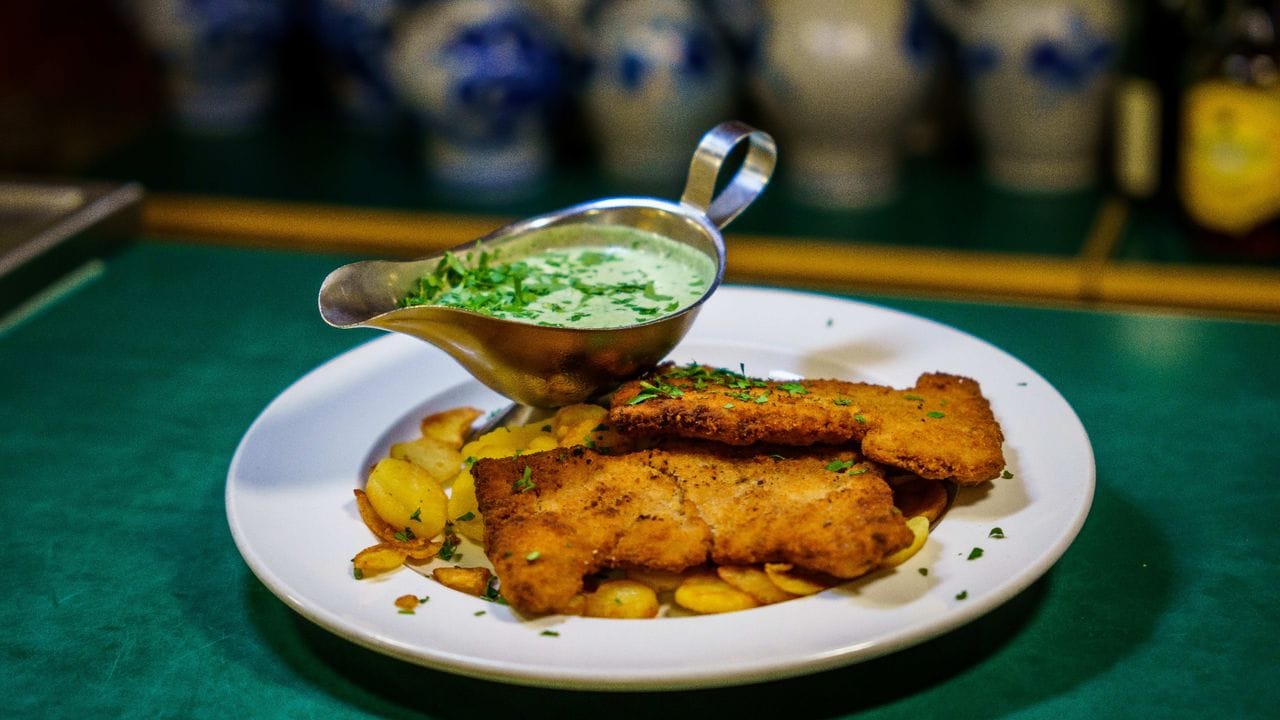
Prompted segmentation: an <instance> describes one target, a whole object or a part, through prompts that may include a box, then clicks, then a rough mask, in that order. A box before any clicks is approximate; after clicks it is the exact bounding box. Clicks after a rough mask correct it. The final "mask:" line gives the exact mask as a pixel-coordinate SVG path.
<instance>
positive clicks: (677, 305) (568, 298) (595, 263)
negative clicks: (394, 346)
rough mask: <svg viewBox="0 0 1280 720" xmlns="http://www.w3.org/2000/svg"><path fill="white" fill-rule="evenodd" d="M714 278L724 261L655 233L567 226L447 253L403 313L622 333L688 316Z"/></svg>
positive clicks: (406, 300) (421, 281)
mask: <svg viewBox="0 0 1280 720" xmlns="http://www.w3.org/2000/svg"><path fill="white" fill-rule="evenodd" d="M507 258H510V259H507ZM715 275H716V263H715V260H713V259H712V258H710V257H708V256H706V255H705V254H703V253H701V252H699V251H697V250H695V249H693V248H691V247H689V246H688V245H685V244H683V243H679V242H676V241H674V240H671V239H670V238H667V237H663V236H662V235H658V234H656V233H651V232H646V231H644V230H637V229H636V228H633V227H628V226H622V225H589V224H574V225H563V226H555V227H550V228H545V229H542V230H536V231H534V232H531V233H529V234H528V235H526V236H523V237H521V238H520V239H519V240H515V241H512V242H510V243H505V242H504V243H503V244H502V245H501V246H500V247H498V248H496V249H494V250H484V249H480V248H477V249H475V250H473V251H471V252H468V253H466V254H465V255H464V256H461V257H459V256H458V255H454V254H453V253H445V256H444V257H443V258H442V259H441V260H440V263H439V264H438V265H437V266H436V268H435V270H434V271H433V272H432V273H431V274H430V275H425V276H423V277H421V278H419V279H418V282H417V285H416V287H415V289H414V290H413V291H412V292H410V293H409V294H408V295H406V296H405V297H404V298H403V299H402V300H401V302H400V304H401V306H403V307H412V306H415V305H442V306H446V307H456V308H461V309H464V310H472V311H474V312H479V313H484V314H486V315H492V316H494V317H498V318H504V319H507V320H516V321H520V322H528V323H533V324H537V325H548V326H552V327H573V328H609V327H621V326H624V325H634V324H637V323H643V322H649V321H651V320H657V319H659V318H662V317H666V316H667V315H671V314H672V313H676V312H679V311H680V310H682V309H684V308H686V307H688V306H689V305H691V304H693V303H694V302H696V301H697V300H698V299H699V298H701V297H702V296H703V294H704V293H706V291H707V289H708V288H710V287H711V283H712V281H713V280H714V279H715Z"/></svg>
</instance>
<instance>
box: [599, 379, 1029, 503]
mask: <svg viewBox="0 0 1280 720" xmlns="http://www.w3.org/2000/svg"><path fill="white" fill-rule="evenodd" d="M609 421H610V423H611V424H612V425H613V426H614V427H615V429H617V430H618V431H619V432H622V433H624V434H628V433H630V434H638V435H647V436H657V437H664V436H676V437H687V438H702V439H707V440H715V441H717V442H722V443H728V444H730V445H750V444H753V443H759V442H767V443H774V444H780V445H811V444H815V443H820V444H833V445H834V444H842V443H849V442H860V443H861V448H862V452H863V453H864V454H865V455H866V456H867V457H868V458H869V459H871V460H875V461H877V462H880V463H883V464H885V465H891V466H894V467H898V468H902V469H904V470H907V471H910V472H912V473H915V474H917V475H919V476H920V477H923V478H927V479H930V480H952V481H954V482H956V483H958V484H961V485H973V484H977V483H981V482H985V481H987V480H990V479H992V478H994V477H996V476H997V475H999V474H1000V471H1001V470H1002V469H1003V468H1004V466H1005V462H1004V454H1003V451H1002V445H1003V443H1004V435H1003V433H1002V432H1001V430H1000V424H999V423H998V422H997V421H996V419H995V415H994V414H993V413H992V412H991V405H990V403H988V402H987V399H986V398H985V397H983V395H982V390H981V388H980V387H979V386H978V383H977V382H976V381H974V380H971V379H969V378H965V377H960V376H957V375H948V374H944V373H927V374H924V375H921V376H920V378H919V379H918V380H917V381H916V384H915V386H914V387H910V388H906V389H904V390H898V389H894V388H891V387H887V386H884V385H872V384H868V383H853V382H844V381H840V380H798V381H793V382H779V381H770V380H758V379H754V378H748V377H746V376H744V375H742V374H739V373H735V372H731V371H728V370H723V369H716V368H711V367H707V366H703V365H687V366H675V365H672V364H666V365H662V366H659V367H658V368H657V369H655V370H654V371H653V372H652V373H650V374H649V375H647V376H646V377H644V378H641V379H639V380H633V381H631V382H628V383H626V384H624V385H623V386H622V387H620V388H619V389H618V390H617V391H616V392H615V393H614V394H613V399H612V404H611V407H610V410H609Z"/></svg>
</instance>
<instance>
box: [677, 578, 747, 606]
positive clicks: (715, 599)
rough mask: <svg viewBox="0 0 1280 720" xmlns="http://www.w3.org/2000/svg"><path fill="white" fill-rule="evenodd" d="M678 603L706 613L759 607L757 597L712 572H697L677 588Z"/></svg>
mask: <svg viewBox="0 0 1280 720" xmlns="http://www.w3.org/2000/svg"><path fill="white" fill-rule="evenodd" d="M675 601H676V604H677V605H679V606H680V607H682V608H685V609H686V610H692V611H693V612H696V613H702V614H704V615H707V614H711V613H724V612H734V611H736V610H749V609H751V608H753V607H758V606H759V605H760V603H758V602H756V599H755V598H753V597H751V596H750V595H748V594H747V593H744V592H742V591H741V590H739V589H737V588H735V587H734V586H732V585H730V584H729V583H727V582H725V581H724V580H721V579H720V578H719V577H717V576H715V575H712V574H711V573H695V574H693V575H690V576H688V577H686V578H685V579H684V581H683V582H681V583H680V587H678V588H676V593H675Z"/></svg>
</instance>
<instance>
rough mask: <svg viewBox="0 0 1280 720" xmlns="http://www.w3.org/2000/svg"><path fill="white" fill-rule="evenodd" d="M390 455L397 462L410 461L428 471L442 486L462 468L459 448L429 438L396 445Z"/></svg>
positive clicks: (392, 447)
mask: <svg viewBox="0 0 1280 720" xmlns="http://www.w3.org/2000/svg"><path fill="white" fill-rule="evenodd" d="M388 455H390V456H391V457H393V458H395V459H397V460H408V461H409V462H411V463H413V464H414V465H417V466H418V467H420V468H422V469H423V470H426V471H427V472H428V473H430V474H431V477H432V478H433V479H434V480H435V481H436V482H438V483H440V484H441V485H445V484H447V483H448V482H449V481H450V480H452V479H453V476H454V475H457V474H458V468H460V467H462V453H460V452H458V450H457V448H451V447H449V446H448V445H445V444H444V443H442V442H440V441H439V440H436V439H435V438H429V437H420V438H418V439H417V440H409V441H407V442H401V443H396V444H395V445H392V446H391V451H390V452H389V453H388Z"/></svg>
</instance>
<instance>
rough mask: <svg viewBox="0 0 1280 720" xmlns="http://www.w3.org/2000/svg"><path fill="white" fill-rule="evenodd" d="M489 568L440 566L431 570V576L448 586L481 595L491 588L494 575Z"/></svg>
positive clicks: (470, 593) (469, 593)
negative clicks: (490, 581) (491, 579)
mask: <svg viewBox="0 0 1280 720" xmlns="http://www.w3.org/2000/svg"><path fill="white" fill-rule="evenodd" d="M492 576H493V575H492V573H490V572H489V568H482V567H458V566H457V565H455V566H453V567H438V568H436V569H435V570H432V571H431V577H432V578H434V579H435V581H436V582H438V583H440V584H441V585H444V586H445V587H447V588H452V589H454V590H457V591H459V592H464V593H467V594H468V595H475V596H476V597H481V596H483V595H484V594H485V591H486V590H488V589H489V579H490V578H491V577H492Z"/></svg>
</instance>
